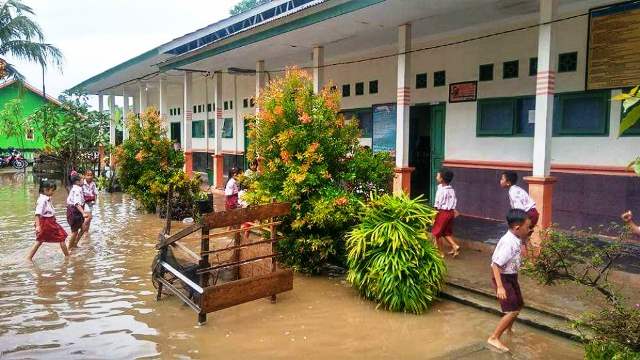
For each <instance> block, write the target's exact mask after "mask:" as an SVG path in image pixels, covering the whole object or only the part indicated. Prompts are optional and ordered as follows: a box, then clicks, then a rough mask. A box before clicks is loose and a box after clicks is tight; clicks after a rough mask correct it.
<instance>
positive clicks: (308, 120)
mask: <svg viewBox="0 0 640 360" xmlns="http://www.w3.org/2000/svg"><path fill="white" fill-rule="evenodd" d="M300 121H301V122H302V123H303V124H309V123H311V116H309V114H307V113H306V112H303V113H302V115H301V116H300Z"/></svg>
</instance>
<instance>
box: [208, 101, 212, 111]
mask: <svg viewBox="0 0 640 360" xmlns="http://www.w3.org/2000/svg"><path fill="white" fill-rule="evenodd" d="M211 109H212V106H211V103H208V104H207V112H211Z"/></svg>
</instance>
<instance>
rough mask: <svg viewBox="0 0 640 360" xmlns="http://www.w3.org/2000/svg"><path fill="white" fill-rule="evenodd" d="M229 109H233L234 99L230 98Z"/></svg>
mask: <svg viewBox="0 0 640 360" xmlns="http://www.w3.org/2000/svg"><path fill="white" fill-rule="evenodd" d="M229 109H231V110H233V100H229Z"/></svg>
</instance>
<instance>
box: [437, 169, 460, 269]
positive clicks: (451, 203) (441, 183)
mask: <svg viewBox="0 0 640 360" xmlns="http://www.w3.org/2000/svg"><path fill="white" fill-rule="evenodd" d="M452 180H453V172H452V171H451V170H448V169H444V168H443V169H440V171H438V173H437V174H436V181H437V182H438V190H437V191H436V199H435V202H434V207H435V208H436V209H437V210H438V214H437V215H436V219H435V221H434V224H433V229H432V230H431V233H432V234H433V238H434V240H435V242H436V245H437V246H438V249H440V239H441V238H445V239H446V240H447V242H448V243H449V245H451V251H450V252H449V255H452V256H453V257H456V256H458V254H459V252H460V245H458V243H456V241H455V240H454V239H453V219H454V218H455V217H456V215H457V212H456V204H457V202H458V200H457V199H456V192H455V190H453V187H452V186H451V181H452Z"/></svg>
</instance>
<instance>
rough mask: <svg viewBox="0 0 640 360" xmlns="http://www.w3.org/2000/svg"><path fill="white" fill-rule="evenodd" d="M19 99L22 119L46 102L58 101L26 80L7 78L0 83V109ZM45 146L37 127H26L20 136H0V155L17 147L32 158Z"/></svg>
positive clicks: (57, 102) (25, 155)
mask: <svg viewBox="0 0 640 360" xmlns="http://www.w3.org/2000/svg"><path fill="white" fill-rule="evenodd" d="M14 100H19V101H20V104H21V106H22V109H21V113H20V116H21V117H22V118H23V119H24V118H26V117H28V116H30V115H31V114H33V113H34V112H36V111H37V110H38V109H39V108H40V107H41V106H42V105H44V104H46V103H47V102H50V103H53V104H58V105H60V102H59V101H58V100H56V99H54V98H52V97H50V96H43V95H42V91H40V90H39V89H37V88H35V87H34V86H33V85H31V84H29V83H27V82H26V81H17V80H9V81H5V82H3V83H0V109H6V106H7V104H8V103H9V102H11V101H14ZM44 146H45V143H44V138H43V137H42V134H41V133H40V131H38V129H27V130H26V131H25V132H24V137H22V136H0V155H3V154H5V153H6V152H8V151H9V150H10V149H18V150H20V151H21V152H22V155H23V156H24V157H25V158H26V159H28V160H30V161H31V160H33V155H34V153H35V152H37V151H39V150H42V149H43V148H44Z"/></svg>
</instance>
